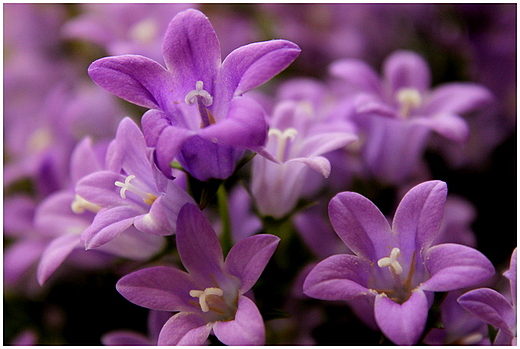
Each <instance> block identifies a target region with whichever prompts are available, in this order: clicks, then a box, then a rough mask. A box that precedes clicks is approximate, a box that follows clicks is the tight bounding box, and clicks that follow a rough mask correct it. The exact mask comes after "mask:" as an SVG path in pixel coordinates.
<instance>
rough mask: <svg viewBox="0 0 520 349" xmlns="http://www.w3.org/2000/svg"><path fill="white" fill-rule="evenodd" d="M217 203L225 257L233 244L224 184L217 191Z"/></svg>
mask: <svg viewBox="0 0 520 349" xmlns="http://www.w3.org/2000/svg"><path fill="white" fill-rule="evenodd" d="M217 202H218V211H219V214H220V219H221V220H222V234H221V236H220V242H221V244H222V250H223V252H224V255H226V254H227V253H228V252H229V250H230V249H231V247H232V246H233V242H232V240H231V219H230V217H229V206H228V200H227V193H226V187H225V185H224V184H221V185H220V186H219V188H218V190H217Z"/></svg>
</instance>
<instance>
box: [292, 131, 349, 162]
mask: <svg viewBox="0 0 520 349" xmlns="http://www.w3.org/2000/svg"><path fill="white" fill-rule="evenodd" d="M356 140H358V136H356V135H355V134H353V133H348V132H323V133H317V134H312V135H308V136H306V137H305V139H304V141H303V144H302V146H301V149H300V152H299V154H298V155H300V156H305V157H314V156H318V155H322V154H326V153H328V152H331V151H333V150H336V149H340V148H342V147H344V146H346V145H348V144H350V143H352V142H354V141H356Z"/></svg>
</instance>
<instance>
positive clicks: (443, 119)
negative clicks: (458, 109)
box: [410, 113, 470, 143]
mask: <svg viewBox="0 0 520 349" xmlns="http://www.w3.org/2000/svg"><path fill="white" fill-rule="evenodd" d="M410 122H412V123H415V124H420V125H424V126H428V127H429V128H431V129H432V130H434V131H435V132H437V133H439V134H440V135H442V136H444V137H446V138H448V139H451V140H452V141H455V142H457V143H465V142H467V141H468V139H469V136H470V131H469V126H468V123H467V122H466V120H464V119H463V118H462V117H460V116H458V115H456V114H450V113H439V114H434V115H431V116H428V117H420V116H416V117H414V118H412V119H410Z"/></svg>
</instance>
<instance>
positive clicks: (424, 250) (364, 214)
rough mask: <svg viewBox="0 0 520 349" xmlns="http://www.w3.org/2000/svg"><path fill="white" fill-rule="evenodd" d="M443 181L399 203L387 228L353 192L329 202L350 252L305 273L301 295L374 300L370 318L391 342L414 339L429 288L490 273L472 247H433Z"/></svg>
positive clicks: (463, 283) (456, 285)
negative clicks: (305, 277) (351, 252)
mask: <svg viewBox="0 0 520 349" xmlns="http://www.w3.org/2000/svg"><path fill="white" fill-rule="evenodd" d="M446 193H447V188H446V183H444V182H442V181H428V182H424V183H421V184H419V185H417V186H415V187H414V188H412V189H411V190H410V191H409V192H408V193H407V194H406V195H405V196H404V197H403V199H402V200H401V203H400V204H399V206H398V208H397V211H396V213H395V216H394V219H393V222H392V225H391V226H390V224H389V223H388V220H387V218H386V217H385V216H384V215H383V214H382V213H381V212H380V211H379V209H378V208H377V207H376V206H375V205H374V204H373V203H372V202H371V201H370V200H368V199H367V198H365V197H364V196H362V195H360V194H358V193H355V192H343V193H339V194H337V195H336V196H335V197H334V198H333V199H332V200H331V202H330V204H329V218H330V221H331V223H332V226H333V227H334V230H335V231H336V233H337V234H338V235H339V237H340V238H341V239H342V240H343V242H344V243H345V244H346V245H347V246H348V247H349V248H350V249H351V250H352V251H353V252H354V253H355V255H346V254H338V255H334V256H331V257H329V258H327V259H325V260H323V261H322V262H320V263H319V264H318V265H316V267H315V268H314V269H313V270H312V271H311V272H310V273H309V275H308V277H307V279H306V280H305V283H304V286H303V289H304V293H305V294H306V295H308V296H310V297H314V298H319V299H324V300H345V301H348V300H352V299H355V298H359V299H363V298H364V299H366V300H367V301H368V303H367V305H370V302H372V301H373V314H374V319H375V322H376V323H377V325H378V327H379V328H380V329H381V331H382V332H383V333H384V335H385V336H386V337H387V338H388V339H390V340H391V341H392V342H394V343H396V344H400V345H402V344H408V345H412V344H415V343H416V342H417V341H418V340H419V338H420V336H421V334H422V332H423V330H424V328H425V324H426V319H427V316H428V309H429V308H430V306H431V302H432V300H433V292H435V291H438V292H445V291H451V290H455V289H460V288H464V287H469V286H473V285H476V284H478V283H480V282H482V281H484V280H486V279H488V278H489V277H491V276H492V275H493V274H494V268H493V265H492V264H491V262H490V261H489V260H488V259H487V258H486V257H485V256H484V255H482V254H481V253H480V252H478V251H477V250H475V249H473V248H470V247H467V246H463V245H458V244H440V245H435V246H432V242H433V240H434V239H435V236H436V235H437V233H438V230H439V227H440V224H441V221H442V214H443V210H444V202H445V200H446Z"/></svg>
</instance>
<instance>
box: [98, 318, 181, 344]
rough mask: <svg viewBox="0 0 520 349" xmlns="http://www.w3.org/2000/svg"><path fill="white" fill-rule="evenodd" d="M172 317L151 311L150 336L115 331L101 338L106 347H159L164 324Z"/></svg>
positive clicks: (149, 319) (133, 332)
mask: <svg viewBox="0 0 520 349" xmlns="http://www.w3.org/2000/svg"><path fill="white" fill-rule="evenodd" d="M171 316H172V314H171V313H170V312H167V311H157V310H150V312H149V313H148V334H147V335H144V334H142V333H139V332H136V331H131V330H114V331H111V332H108V333H105V334H104V335H103V337H102V338H101V342H102V343H103V344H104V345H118V346H119V345H141V346H142V345H157V339H158V338H159V332H160V331H161V328H162V327H163V326H164V323H165V322H166V321H168V319H169V318H170V317H171Z"/></svg>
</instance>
